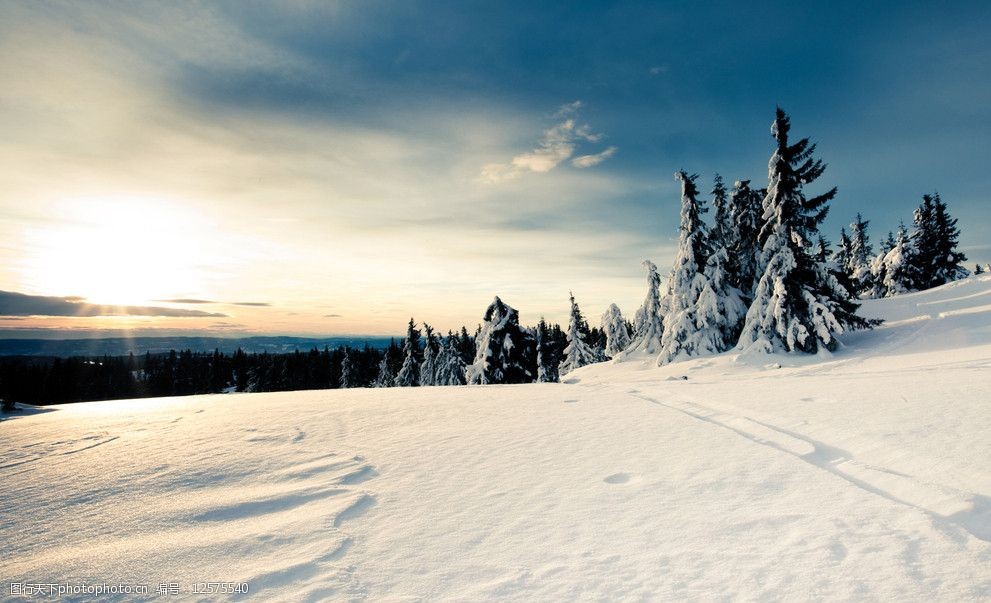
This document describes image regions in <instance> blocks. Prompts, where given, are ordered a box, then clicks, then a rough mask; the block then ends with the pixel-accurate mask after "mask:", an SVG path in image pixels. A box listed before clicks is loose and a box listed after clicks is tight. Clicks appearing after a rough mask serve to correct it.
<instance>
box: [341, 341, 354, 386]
mask: <svg viewBox="0 0 991 603" xmlns="http://www.w3.org/2000/svg"><path fill="white" fill-rule="evenodd" d="M355 377H356V375H355V370H354V364H353V362H352V361H351V354H350V353H349V350H348V348H346V347H345V348H344V355H343V356H342V357H341V378H340V380H339V381H338V385H339V386H340V387H341V388H342V389H344V388H348V387H355V385H356V383H355Z"/></svg>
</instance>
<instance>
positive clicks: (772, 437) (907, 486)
mask: <svg viewBox="0 0 991 603" xmlns="http://www.w3.org/2000/svg"><path fill="white" fill-rule="evenodd" d="M631 395H633V396H635V397H637V398H640V399H642V400H645V401H647V402H650V403H652V404H657V405H659V406H664V407H666V408H669V409H671V410H675V411H678V412H680V413H684V414H686V415H688V416H690V417H693V418H695V419H698V420H700V421H705V422H706V423H710V424H712V425H715V426H717V427H720V428H722V429H727V430H729V431H732V432H733V433H735V434H737V435H739V436H742V437H744V438H746V439H748V440H750V441H752V442H755V443H757V444H760V445H762V446H768V447H770V448H774V449H775V450H780V451H781V452H784V453H786V454H789V455H791V456H794V457H795V458H798V459H801V460H802V461H805V462H806V463H809V464H810V465H813V466H815V467H818V468H820V469H823V470H825V471H828V472H829V473H832V474H833V475H836V476H837V477H840V478H841V479H844V480H846V481H848V482H850V483H851V484H853V485H854V486H857V487H858V488H861V489H862V490H865V491H867V492H870V493H871V494H876V495H877V496H881V497H883V498H885V499H887V500H890V501H892V502H895V503H898V504H901V505H906V506H909V507H912V508H914V509H917V510H919V511H922V512H924V513H926V514H928V515H931V516H932V517H933V518H935V519H938V520H942V521H948V522H950V523H953V524H956V525H958V526H960V527H962V528H964V529H965V530H967V531H968V532H969V533H970V534H971V535H973V536H974V537H976V538H979V539H981V540H984V541H987V542H991V506H989V504H988V503H989V501H991V498H989V497H988V496H985V495H982V494H975V493H973V492H963V491H960V490H956V489H954V488H949V487H947V486H942V485H940V484H933V483H925V482H922V481H920V480H918V479H916V478H913V477H912V476H910V475H906V474H904V473H901V472H898V471H895V470H892V469H887V468H885V467H877V466H874V465H869V464H866V463H861V462H858V461H857V460H856V459H854V458H853V455H851V454H850V453H849V452H847V451H845V450H842V449H840V448H837V447H835V446H830V445H828V444H825V443H823V442H819V441H817V440H814V439H812V438H810V437H808V436H805V435H802V434H800V433H796V432H793V431H789V430H787V429H784V428H782V427H778V426H775V425H770V424H768V423H764V422H762V421H758V420H756V419H751V418H750V417H745V416H735V415H729V414H727V413H725V412H719V411H716V410H714V409H711V408H707V407H705V406H703V405H701V404H698V403H697V402H688V401H669V402H662V401H660V400H657V399H655V398H652V397H650V396H644V395H641V394H636V393H633V394H631ZM762 428H763V429H762Z"/></svg>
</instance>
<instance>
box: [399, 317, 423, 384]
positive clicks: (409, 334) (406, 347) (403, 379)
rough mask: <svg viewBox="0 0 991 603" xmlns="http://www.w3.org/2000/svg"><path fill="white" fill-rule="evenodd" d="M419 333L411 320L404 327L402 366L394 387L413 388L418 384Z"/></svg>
mask: <svg viewBox="0 0 991 603" xmlns="http://www.w3.org/2000/svg"><path fill="white" fill-rule="evenodd" d="M419 355H420V331H418V330H417V328H416V323H415V322H413V319H412V318H410V319H409V325H408V326H407V327H406V341H405V343H404V344H403V366H402V368H400V369H399V372H398V373H396V387H414V386H416V385H419V383H420V360H419Z"/></svg>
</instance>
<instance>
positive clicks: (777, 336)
mask: <svg viewBox="0 0 991 603" xmlns="http://www.w3.org/2000/svg"><path fill="white" fill-rule="evenodd" d="M790 131H791V121H790V119H789V117H788V116H787V115H786V114H785V112H784V111H782V110H781V109H780V108H779V109H777V112H776V115H775V119H774V122H773V123H772V126H771V135H772V137H773V139H774V143H775V144H774V147H773V150H772V153H771V158H770V161H769V163H768V180H767V186H766V187H762V188H753V187H751V184H750V183H751V181H750V180H736V181H735V182H734V184H733V186H732V187H731V188H729V189H727V187H726V185H725V183H724V181H723V179H722V178H721V177H720V176H719V175H718V174H717V175H716V176H715V178H714V183H713V187H712V189H711V191H710V193H709V196H710V202H709V203H707V202H706V200H705V199H703V197H702V195H701V193H700V191H699V188H698V176H697V175H695V174H689V173H688V172H686V171H684V170H681V171H679V172H678V173H676V174H675V179H676V180H677V181H678V182H679V183H680V187H681V212H680V225H679V243H678V251H677V253H676V255H675V259H674V263H673V265H672V267H671V270H670V272H669V273H668V277H667V278H666V279H663V280H662V278H661V275H660V271H659V270H658V268H657V266H656V265H655V264H654V263H653V262H651V261H650V260H646V261H644V263H643V265H644V267H645V269H646V273H647V294H646V297H645V298H644V301H643V303H642V305H641V306H640V308H639V309H638V310H637V311H636V313H635V315H634V319H633V320H632V321H627V320H626V319H625V318H624V317H623V314H622V312H621V311H620V309H619V307H617V306H616V305H615V304H612V305H610V306H609V307H608V308H607V309H606V311H605V312H604V313H603V314H602V317H601V319H600V322H599V325H598V326H591V325H590V324H589V322H588V321H587V320H586V318H585V317H584V315H583V313H582V311H581V309H580V308H579V305H578V303H577V302H576V300H575V297H574V295H573V294H572V295H571V297H570V312H569V317H568V324H567V325H566V326H565V327H564V328H562V327H561V325H557V324H549V323H548V322H547V321H545V320H544V319H541V320H540V321H539V323H538V324H537V325H536V326H533V327H528V326H524V325H521V324H520V321H519V312H518V311H517V310H516V309H515V308H513V307H511V306H509V305H508V304H506V303H505V302H503V301H502V300H501V299H500V298H499V297H496V298H495V299H494V300H493V301H492V303H491V304H490V305H489V306H488V307H487V308H486V310H485V312H484V314H483V316H482V322H481V324H479V326H478V328H477V329H476V330H475V333H474V335H470V334H469V333H468V330H467V329H466V328H465V327H461V329H460V331H458V332H454V331H448V332H447V334H446V335H442V334H440V333H439V332H438V331H437V330H436V329H434V328H433V327H432V326H430V325H428V324H425V323H424V324H422V325H421V324H418V323H417V322H415V321H414V319H412V318H411V319H410V321H409V323H408V324H407V327H406V336H405V337H404V338H402V339H401V340H400V341H398V342H397V341H395V340H393V341H392V342H391V343H390V345H389V346H388V347H387V348H385V349H384V350H379V349H374V348H370V347H368V346H366V347H364V348H363V349H356V348H350V347H340V348H337V349H334V350H330V349H328V348H325V349H324V350H323V351H318V350H315V349H314V350H311V351H309V352H308V353H304V352H296V353H293V354H267V353H262V354H246V353H244V352H243V351H241V350H238V351H237V352H235V353H234V354H230V355H225V354H221V353H220V352H219V351H215V352H213V353H212V354H209V353H194V352H191V351H189V350H186V351H183V352H178V353H177V352H175V351H173V352H170V353H169V354H167V355H159V356H155V355H151V354H146V355H145V356H143V357H134V356H127V357H103V358H99V359H95V358H69V359H59V358H56V359H49V360H47V361H37V359H5V360H3V361H2V362H0V396H3V397H4V398H5V399H7V400H10V399H14V400H18V401H24V402H35V403H56V402H73V401H81V400H99V399H114V398H131V397H143V396H173V395H188V394H200V393H220V392H263V391H288V390H299V389H324V388H335V387H340V388H351V387H413V386H449V385H486V384H514V383H530V382H554V381H558V380H560V379H561V377H562V376H564V375H567V374H568V373H570V372H571V371H574V370H575V369H577V368H580V367H582V366H586V365H589V364H593V363H597V362H603V361H606V360H609V359H614V360H616V361H623V360H628V359H633V358H656V362H657V364H660V365H663V364H668V363H671V362H676V361H680V360H684V359H688V358H693V357H698V356H705V355H712V354H719V353H721V352H725V351H727V350H730V349H733V348H736V349H738V350H740V351H752V352H759V353H771V352H804V353H817V352H819V351H821V350H826V351H833V350H835V349H836V347H837V345H838V340H837V336H838V335H840V334H842V333H843V332H845V331H848V330H852V329H865V328H870V327H872V326H874V325H876V324H877V321H872V320H867V319H865V318H863V317H861V316H859V315H858V314H857V310H858V308H859V303H858V300H859V299H861V298H865V297H888V296H891V295H897V294H900V293H905V292H908V291H915V290H921V289H927V288H931V287H935V286H938V285H941V284H944V283H946V282H949V281H953V280H956V279H960V278H963V277H966V276H968V275H969V274H970V272H969V271H968V270H967V269H966V268H964V267H963V262H964V261H966V256H965V255H964V254H963V253H961V252H960V251H959V250H958V249H957V245H958V239H959V235H960V231H959V228H958V227H957V220H956V219H954V218H953V217H951V216H950V214H949V210H948V208H947V205H946V203H945V202H943V200H942V199H941V198H940V196H939V194H938V193H933V194H931V195H930V194H926V195H923V197H922V202H921V204H920V205H919V207H918V208H917V209H916V210H915V212H914V213H913V220H912V224H913V225H912V229H911V230H909V229H907V228H906V227H905V226H904V225H902V226H900V227H899V228H898V230H897V234H895V233H888V237H887V239H885V240H883V241H882V242H881V244H880V246H879V250H878V253H875V252H874V250H873V247H872V245H871V243H870V237H869V234H868V224H869V222H868V221H867V220H865V219H864V218H863V217H862V216H861V215H860V214H858V215H857V217H856V220H855V221H854V222H853V223H852V224H851V225H850V233H849V234H848V233H847V231H846V229H843V230H841V232H840V241H839V244H838V248H837V249H836V250H835V251H834V250H833V249H832V245H831V243H830V242H829V241H828V240H827V239H826V238H825V237H824V236H823V235H822V233H821V232H820V225H821V224H822V223H823V221H824V220H825V218H826V215H827V213H828V211H829V202H830V201H831V200H832V199H833V198H835V196H836V194H837V189H836V188H835V187H833V188H830V189H828V190H826V191H824V192H821V193H819V194H816V195H809V194H807V193H806V188H807V187H808V186H809V185H811V184H813V183H814V182H816V181H817V180H818V179H819V178H820V177H821V176H822V175H823V173H824V172H825V164H824V163H823V162H822V161H821V160H819V159H817V158H815V156H814V154H815V150H816V145H815V144H813V143H811V142H810V141H809V139H808V138H802V139H799V140H797V141H794V142H793V141H792V140H791V138H790ZM709 204H711V208H712V211H713V217H712V221H711V223H708V222H706V220H705V219H704V218H703V216H704V214H706V213H708V212H709ZM988 270H989V271H991V266H989V267H988ZM975 272H977V273H980V272H983V269H982V268H981V267H980V266H978V267H977V268H976V270H975Z"/></svg>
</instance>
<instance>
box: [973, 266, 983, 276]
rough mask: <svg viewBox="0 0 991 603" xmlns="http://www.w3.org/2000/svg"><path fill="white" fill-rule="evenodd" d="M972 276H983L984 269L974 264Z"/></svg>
mask: <svg viewBox="0 0 991 603" xmlns="http://www.w3.org/2000/svg"><path fill="white" fill-rule="evenodd" d="M974 274H975V275H977V274H984V268H982V267H981V265H980V264H974Z"/></svg>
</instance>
